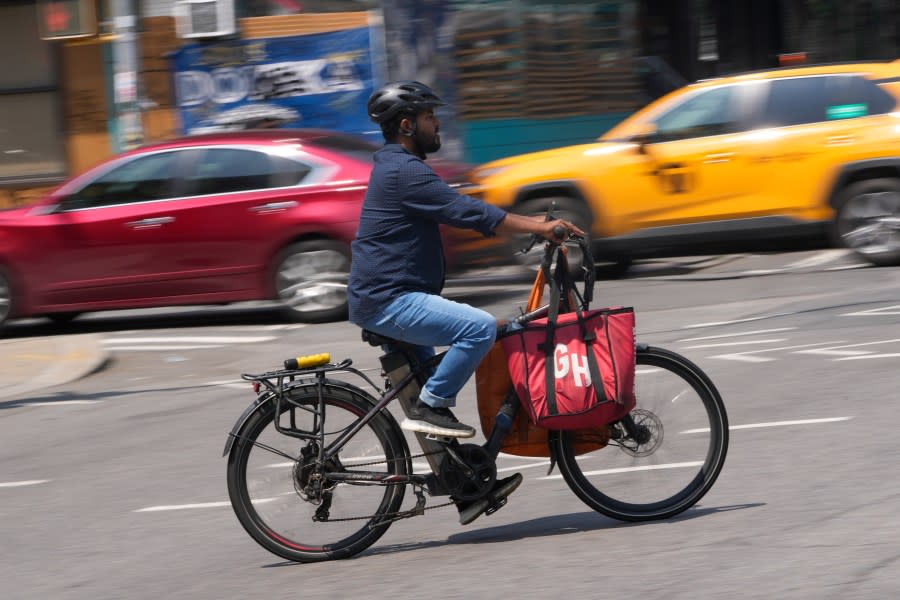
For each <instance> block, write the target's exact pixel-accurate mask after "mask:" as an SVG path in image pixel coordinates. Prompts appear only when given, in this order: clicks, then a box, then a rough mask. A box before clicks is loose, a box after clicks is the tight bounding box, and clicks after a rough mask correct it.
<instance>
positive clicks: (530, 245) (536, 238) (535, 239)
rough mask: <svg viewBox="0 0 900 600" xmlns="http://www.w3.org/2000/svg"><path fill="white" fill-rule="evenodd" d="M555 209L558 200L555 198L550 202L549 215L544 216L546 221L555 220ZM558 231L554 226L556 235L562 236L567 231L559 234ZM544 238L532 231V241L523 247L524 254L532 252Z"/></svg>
mask: <svg viewBox="0 0 900 600" xmlns="http://www.w3.org/2000/svg"><path fill="white" fill-rule="evenodd" d="M555 210H556V201H555V200H553V201H551V202H550V206H548V207H547V216H546V217H544V221H553V220H554V219H553V211H555ZM556 231H557V228H554V229H553V235H555V236H556V237H562V236H563V235H565V233H563V234H559V235H557V233H556ZM542 240H543V238H542V237H541V236H539V235H537V234H535V233H532V234H531V241H530V242H529V243H528V245H527V246H526V247H524V248H522V254H528V253H529V252H531V249H532V248H534V246H535V244H537V243H538V242H539V241H542Z"/></svg>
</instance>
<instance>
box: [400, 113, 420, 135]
mask: <svg viewBox="0 0 900 600" xmlns="http://www.w3.org/2000/svg"><path fill="white" fill-rule="evenodd" d="M415 133H416V122H415V120H414V119H410V118H409V117H404V118H402V119H400V135H405V136H406V137H412V136H413V135H415Z"/></svg>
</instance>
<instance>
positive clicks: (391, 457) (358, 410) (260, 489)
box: [228, 382, 410, 562]
mask: <svg viewBox="0 0 900 600" xmlns="http://www.w3.org/2000/svg"><path fill="white" fill-rule="evenodd" d="M285 393H286V395H287V396H288V398H289V399H290V402H287V401H286V400H282V402H281V406H280V408H281V414H280V415H276V414H275V413H276V409H275V408H276V404H275V400H274V399H273V400H271V401H269V402H266V403H264V404H262V405H260V407H259V408H258V409H257V410H256V412H254V413H253V414H252V415H251V416H250V418H249V419H248V420H247V422H246V423H245V424H244V426H243V427H242V428H241V430H240V431H239V432H238V434H237V439H236V440H235V443H234V446H233V447H232V450H231V454H230V455H229V459H228V494H229V496H230V498H231V504H232V506H233V508H234V511H235V514H236V515H237V517H238V520H239V521H240V522H241V525H243V526H244V529H246V530H247V532H248V533H249V534H250V536H251V537H252V538H253V539H254V540H256V541H257V542H258V543H259V544H260V545H261V546H263V547H264V548H266V549H267V550H269V551H270V552H272V553H274V554H276V555H278V556H281V557H282V558H286V559H288V560H293V561H297V562H316V561H321V560H330V559H335V558H346V557H349V556H352V555H354V554H357V553H358V552H361V551H362V550H364V549H366V548H368V547H369V546H370V545H372V544H373V543H374V542H375V541H376V540H377V539H378V538H380V537H381V536H382V535H383V534H384V532H385V531H387V528H388V526H389V525H390V523H391V518H390V514H391V513H394V512H396V511H398V510H399V509H400V505H401V503H402V502H403V494H404V491H405V485H404V484H389V485H375V484H366V483H361V482H352V483H351V482H341V483H336V482H334V481H331V480H329V479H328V478H327V474H328V473H343V474H347V473H352V472H353V471H354V470H357V471H368V472H372V471H376V472H381V473H389V474H395V475H401V476H403V475H408V474H409V473H410V470H409V469H410V461H409V458H408V455H409V451H408V448H407V446H406V443H405V441H404V440H403V436H402V432H400V430H399V427H398V426H397V424H396V422H395V421H393V419H391V418H389V417H388V416H387V415H386V414H384V413H383V412H382V413H380V414H377V415H375V417H374V418H373V419H372V420H370V421H369V422H368V423H367V424H366V426H364V427H363V428H362V429H361V430H360V431H359V432H358V433H357V434H356V435H354V436H353V437H352V438H351V439H350V441H349V442H347V444H346V445H345V446H344V447H343V448H342V449H341V451H340V453H339V454H338V455H337V456H336V457H335V458H332V459H329V460H328V461H327V462H326V463H325V465H321V464H319V463H318V461H317V457H318V449H319V447H318V444H319V442H318V441H316V440H315V439H298V438H296V437H291V436H288V435H285V434H284V433H282V432H279V431H278V430H277V429H276V427H275V423H276V420H277V423H278V425H279V427H280V428H282V430H288V431H293V432H303V433H307V434H312V435H314V436H317V435H318V434H320V433H321V432H323V431H324V433H325V447H326V448H327V446H328V444H329V443H331V442H332V441H333V440H335V439H337V437H338V436H339V435H340V434H341V433H343V432H344V431H345V430H347V429H348V428H349V427H351V426H352V425H353V423H355V422H356V421H357V420H358V419H359V417H361V416H363V415H365V414H366V413H367V412H368V411H369V410H370V409H371V408H372V407H373V406H374V402H373V401H372V400H371V398H370V396H369V395H368V394H366V393H365V392H363V391H362V390H359V389H358V388H355V387H354V386H350V385H347V384H344V383H341V384H327V383H326V384H325V386H324V389H323V398H324V411H320V410H319V409H320V406H319V390H318V386H317V385H316V384H315V382H311V383H310V384H309V385H301V386H298V387H295V388H293V389H291V390H288V391H286V392H285Z"/></svg>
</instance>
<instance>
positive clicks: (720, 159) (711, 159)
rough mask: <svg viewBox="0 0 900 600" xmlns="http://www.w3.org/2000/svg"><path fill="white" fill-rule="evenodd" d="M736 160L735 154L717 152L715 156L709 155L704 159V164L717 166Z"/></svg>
mask: <svg viewBox="0 0 900 600" xmlns="http://www.w3.org/2000/svg"><path fill="white" fill-rule="evenodd" d="M732 158H734V152H717V153H715V154H707V155H706V156H704V157H703V163H704V164H707V165H716V164H719V163H727V162H728V161H730V160H731V159H732Z"/></svg>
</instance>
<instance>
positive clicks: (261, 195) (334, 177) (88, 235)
mask: <svg viewBox="0 0 900 600" xmlns="http://www.w3.org/2000/svg"><path fill="white" fill-rule="evenodd" d="M377 147H378V146H377V145H376V144H372V143H370V142H368V141H365V140H362V139H360V138H356V137H353V136H349V135H346V134H342V133H337V132H333V131H325V130H286V129H269V130H260V131H244V132H232V133H222V134H212V135H204V136H196V137H190V138H185V139H180V140H175V141H171V142H166V143H161V144H156V145H153V146H148V147H144V148H141V149H139V150H134V151H132V152H128V153H126V154H122V155H120V156H117V157H115V158H113V159H111V160H109V161H107V162H106V163H104V164H102V165H100V166H98V167H95V168H94V169H91V170H90V171H88V172H86V173H85V174H83V175H81V176H78V177H76V178H73V179H71V180H70V181H68V182H66V183H65V184H63V185H62V186H61V187H59V188H58V189H57V190H56V191H54V192H53V193H51V194H50V195H49V196H47V197H46V198H44V199H43V200H42V201H40V202H39V203H37V204H35V205H32V206H28V207H22V208H17V209H13V210H9V211H5V212H2V213H0V324H2V323H3V322H4V321H6V320H7V319H9V318H14V317H25V316H36V315H44V316H47V317H49V318H51V319H55V320H59V321H64V320H68V319H71V318H73V316H75V315H77V314H79V313H82V312H86V311H97V310H108V309H123V308H144V307H155V306H170V305H186V304H222V303H229V302H238V301H245V300H266V299H273V300H278V301H280V302H281V304H282V306H283V311H284V312H285V314H286V315H287V316H288V317H290V318H292V319H294V320H299V321H310V322H315V321H329V320H335V319H341V318H344V317H345V315H346V310H347V293H346V287H347V276H348V273H349V268H350V252H349V244H350V241H351V240H352V239H353V237H354V236H355V234H356V229H357V221H358V218H359V212H360V208H361V206H362V199H363V196H364V194H365V190H366V185H367V182H368V179H369V173H370V171H371V168H372V153H373V152H374V151H375V150H376V149H377ZM462 171H463V170H462V168H459V169H458V172H459V173H462Z"/></svg>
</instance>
